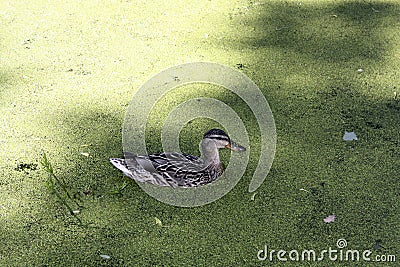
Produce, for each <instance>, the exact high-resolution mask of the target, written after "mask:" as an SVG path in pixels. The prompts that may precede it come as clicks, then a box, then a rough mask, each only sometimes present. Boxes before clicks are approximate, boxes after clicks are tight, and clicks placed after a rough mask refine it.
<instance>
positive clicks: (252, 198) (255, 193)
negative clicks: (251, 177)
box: [250, 192, 257, 201]
mask: <svg viewBox="0 0 400 267" xmlns="http://www.w3.org/2000/svg"><path fill="white" fill-rule="evenodd" d="M256 195H257V192H254V193H253V195H251V198H250V200H251V201H254V198H255V197H256Z"/></svg>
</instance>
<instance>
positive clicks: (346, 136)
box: [343, 132, 358, 141]
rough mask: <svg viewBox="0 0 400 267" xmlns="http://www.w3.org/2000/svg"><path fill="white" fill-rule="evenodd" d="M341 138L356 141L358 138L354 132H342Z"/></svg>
mask: <svg viewBox="0 0 400 267" xmlns="http://www.w3.org/2000/svg"><path fill="white" fill-rule="evenodd" d="M343 140H344V141H353V140H355V141H357V140H358V138H357V135H356V133H355V132H344V135H343Z"/></svg>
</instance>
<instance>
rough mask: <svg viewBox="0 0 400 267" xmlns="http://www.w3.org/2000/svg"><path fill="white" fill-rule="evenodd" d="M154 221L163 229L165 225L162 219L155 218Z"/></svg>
mask: <svg viewBox="0 0 400 267" xmlns="http://www.w3.org/2000/svg"><path fill="white" fill-rule="evenodd" d="M154 219H155V220H156V225H157V226H159V227H163V224H162V222H161V220H160V219H158V218H157V217H154Z"/></svg>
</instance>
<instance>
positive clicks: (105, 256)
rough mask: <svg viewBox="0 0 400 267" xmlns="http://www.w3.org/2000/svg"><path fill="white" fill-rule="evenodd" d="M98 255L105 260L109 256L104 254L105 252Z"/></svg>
mask: <svg viewBox="0 0 400 267" xmlns="http://www.w3.org/2000/svg"><path fill="white" fill-rule="evenodd" d="M100 257H102V258H103V259H106V260H108V259H110V258H111V257H110V256H108V255H105V254H102V255H100Z"/></svg>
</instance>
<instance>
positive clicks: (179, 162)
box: [110, 129, 246, 188]
mask: <svg viewBox="0 0 400 267" xmlns="http://www.w3.org/2000/svg"><path fill="white" fill-rule="evenodd" d="M224 148H228V149H230V150H232V151H235V152H241V151H245V150H246V148H244V147H243V146H241V145H239V144H237V143H235V142H234V141H232V140H231V139H230V138H229V136H228V135H227V134H226V133H225V131H223V130H221V129H211V130H209V131H207V132H206V133H205V134H204V135H203V139H202V140H201V142H200V151H201V157H197V156H193V155H188V154H184V153H177V152H162V153H156V154H150V155H134V154H131V153H127V152H125V153H124V156H125V158H124V159H122V158H110V162H111V164H112V165H114V166H115V167H116V168H117V169H119V170H120V171H122V173H123V174H124V175H126V176H127V177H129V178H131V179H133V180H135V181H137V182H139V183H148V184H153V185H157V186H167V187H172V188H188V187H196V186H201V185H206V184H210V183H212V182H214V181H215V180H217V179H218V178H219V177H221V175H222V174H223V172H224V168H223V164H222V163H221V161H220V158H219V151H218V150H219V149H224Z"/></svg>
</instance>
